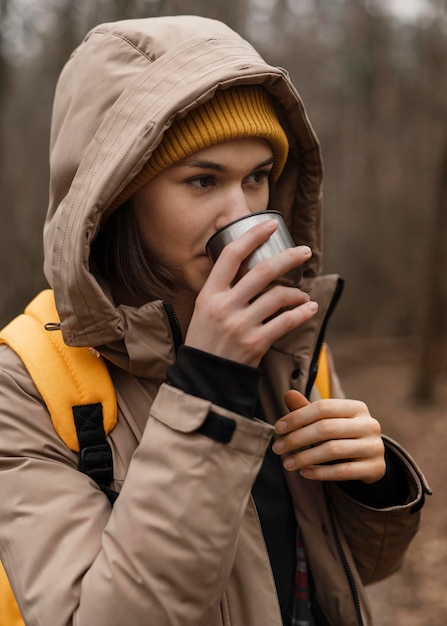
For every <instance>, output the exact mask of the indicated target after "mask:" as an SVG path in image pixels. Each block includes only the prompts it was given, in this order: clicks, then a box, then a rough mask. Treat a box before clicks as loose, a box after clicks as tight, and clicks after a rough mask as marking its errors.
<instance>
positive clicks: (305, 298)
mask: <svg viewBox="0 0 447 626" xmlns="http://www.w3.org/2000/svg"><path fill="white" fill-rule="evenodd" d="M309 301H310V296H309V294H308V293H306V292H305V291H301V289H297V288H296V287H286V286H284V285H275V286H274V287H271V289H268V290H267V291H264V293H263V294H262V295H261V296H259V298H256V299H255V300H254V301H252V302H251V303H250V314H251V316H252V319H253V324H258V323H266V322H268V321H270V320H271V319H272V318H273V316H276V315H279V314H280V313H282V312H284V311H286V310H288V309H292V308H295V307H297V306H299V305H301V304H304V303H306V302H309Z"/></svg>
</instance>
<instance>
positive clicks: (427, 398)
mask: <svg viewBox="0 0 447 626" xmlns="http://www.w3.org/2000/svg"><path fill="white" fill-rule="evenodd" d="M179 13H180V14H187V13H190V14H200V15H204V16H207V17H213V18H217V19H220V20H222V21H224V22H226V23H227V24H228V25H229V26H231V27H233V28H234V29H235V30H237V31H238V32H239V33H240V34H241V35H242V36H244V37H245V38H247V39H248V40H249V41H251V42H252V43H253V45H254V46H255V47H256V48H257V49H258V50H259V51H260V52H261V54H262V55H263V56H264V57H265V58H266V59H267V60H268V61H269V62H270V63H272V64H275V65H280V66H282V67H285V68H287V69H288V70H289V73H290V75H291V77H292V80H293V81H294V83H295V84H296V86H297V88H298V91H299V92H300V93H301V96H302V97H303V100H304V102H305V105H306V108H307V111H308V113H309V116H310V119H311V121H312V124H313V126H314V127H315V130H316V132H317V134H318V136H319V138H320V141H321V144H322V149H323V155H324V160H325V187H324V193H325V271H326V272H337V273H340V274H341V275H342V276H343V277H344V278H345V279H346V289H345V294H344V297H343V299H342V302H341V304H340V305H339V308H338V310H337V312H336V314H335V316H334V319H333V324H332V331H331V333H332V337H333V344H334V350H335V352H336V356H338V360H339V368H340V369H341V373H342V374H343V375H344V380H345V381H346V383H345V386H346V388H347V391H348V392H349V393H350V394H351V395H358V396H359V397H363V398H364V399H365V400H367V401H368V402H369V403H370V407H371V408H372V409H373V410H376V411H377V412H379V413H380V414H384V415H385V416H387V417H386V418H385V424H384V426H385V428H384V430H386V431H387V432H390V434H391V435H393V436H396V437H399V438H400V440H401V441H402V442H403V443H404V444H405V445H407V446H409V447H410V449H411V451H412V452H413V453H414V454H415V455H416V456H417V457H418V460H422V461H424V462H425V463H426V464H427V465H428V471H429V474H430V472H431V475H430V476H429V478H430V480H431V482H432V483H434V484H432V486H433V487H435V488H436V487H437V485H439V488H440V489H441V491H442V490H444V493H445V486H444V484H443V483H444V482H445V480H444V479H443V477H442V473H443V472H444V474H445V472H447V464H446V460H445V459H446V455H445V452H444V449H443V441H444V440H445V432H446V429H445V417H444V415H445V407H446V406H447V392H446V387H447V385H446V370H447V340H446V336H447V271H446V270H447V2H446V0H237V2H236V1H234V2H230V1H228V0H227V1H223V0H76V1H70V0H0V218H1V221H0V224H1V225H0V294H1V296H0V324H1V325H3V324H4V323H6V322H7V321H8V320H9V319H10V318H11V317H12V316H13V315H16V314H17V313H18V312H19V311H20V310H21V309H22V308H23V306H24V305H25V304H26V303H27V301H28V300H29V299H30V298H31V297H32V296H33V295H34V294H35V293H36V292H37V291H38V290H39V289H41V288H42V287H44V286H45V282H44V278H43V275H42V269H41V267H42V244H41V231H42V224H43V220H44V216H45V212H46V206H47V188H48V143H49V128H50V116H51V106H52V98H53V92H54V87H55V83H56V80H57V77H58V75H59V72H60V70H61V68H62V66H63V64H64V62H65V61H66V59H67V58H68V56H69V55H70V53H71V51H72V50H73V48H74V47H76V45H77V44H78V43H79V42H80V41H81V40H82V38H83V37H84V35H85V34H86V32H87V31H88V30H89V28H91V27H92V26H94V25H96V24H98V23H100V22H106V21H112V20H116V19H123V18H130V17H141V16H153V15H170V14H179ZM67 149H69V146H67ZM387 420H388V421H387ZM426 471H427V470H426ZM435 491H436V489H435ZM438 498H439V494H438ZM433 500H434V498H433ZM442 501H443V497H442V496H441V502H442ZM444 502H445V497H444ZM444 537H445V522H444V516H443V514H442V510H441V508H440V506H439V505H438V509H436V507H432V508H431V510H430V508H429V513H428V522H427V523H426V527H425V531H424V534H423V538H422V537H421V538H418V539H417V541H416V543H415V547H414V548H412V550H413V551H412V552H411V553H410V557H409V564H408V566H407V569H406V570H405V571H404V573H403V574H399V575H397V577H396V578H395V582H394V583H393V584H388V583H385V584H384V585H382V586H380V585H379V587H378V588H377V589H376V590H375V591H373V592H372V593H373V597H374V599H375V606H376V612H377V616H378V620H377V624H378V626H396V625H400V624H402V625H405V626H413V625H414V626H418V625H419V624H420V625H424V626H425V625H426V624H429V625H430V626H445V624H447V599H446V594H445V584H444V585H442V581H444V583H445V582H446V575H445V559H446V541H445V538H444Z"/></svg>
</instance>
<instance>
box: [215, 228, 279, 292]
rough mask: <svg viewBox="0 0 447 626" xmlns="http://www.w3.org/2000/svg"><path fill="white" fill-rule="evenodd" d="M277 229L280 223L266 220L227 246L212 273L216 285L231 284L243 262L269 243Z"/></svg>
mask: <svg viewBox="0 0 447 626" xmlns="http://www.w3.org/2000/svg"><path fill="white" fill-rule="evenodd" d="M277 228H278V222H277V221H276V220H273V219H269V220H265V221H264V222H261V223H260V224H256V226H253V227H252V228H250V229H249V230H248V231H247V232H246V233H244V234H243V235H241V236H240V237H238V238H237V239H235V240H234V241H232V242H231V243H229V244H228V245H227V246H225V247H224V249H223V250H222V252H221V253H220V255H219V258H218V259H217V260H216V262H215V264H214V267H213V269H212V270H211V273H210V276H211V275H212V276H213V280H214V281H215V282H216V285H217V286H227V285H229V284H231V283H232V282H233V280H234V279H235V277H236V275H237V273H238V271H239V268H240V266H241V264H242V263H243V261H245V259H246V258H247V257H248V256H249V255H250V254H251V253H252V252H254V251H255V250H256V248H258V247H259V246H260V245H261V244H262V243H264V242H265V241H267V239H268V238H269V237H270V236H271V235H272V234H273V233H274V232H275V230H276V229H277Z"/></svg>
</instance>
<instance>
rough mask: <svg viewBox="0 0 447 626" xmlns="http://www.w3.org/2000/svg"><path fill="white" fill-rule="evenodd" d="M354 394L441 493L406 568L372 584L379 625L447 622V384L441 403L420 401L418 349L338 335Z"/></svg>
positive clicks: (429, 506) (341, 364)
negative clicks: (414, 395)
mask: <svg viewBox="0 0 447 626" xmlns="http://www.w3.org/2000/svg"><path fill="white" fill-rule="evenodd" d="M330 343H331V347H332V350H333V352H334V355H335V359H336V363H337V369H338V372H339V375H340V378H341V379H342V382H343V386H344V388H345V391H346V394H347V395H348V396H350V397H354V398H358V399H361V400H364V401H365V402H366V403H367V404H368V406H369V408H370V411H371V413H372V414H373V415H374V416H375V417H377V418H378V419H379V421H380V422H381V424H382V430H383V432H384V433H386V434H387V435H389V436H391V437H393V438H395V439H397V440H398V441H399V442H401V443H402V444H403V445H404V446H405V447H406V448H407V450H408V451H409V452H410V453H411V454H412V455H413V456H414V457H415V459H416V460H417V461H418V463H419V464H420V466H421V467H422V470H423V471H424V473H425V475H426V477H427V479H428V481H429V483H430V486H431V488H432V490H433V492H434V496H432V497H429V498H428V499H427V503H426V506H425V507H424V511H423V516H422V524H421V530H420V532H419V534H418V535H417V537H416V538H415V540H414V541H413V543H412V545H411V547H410V550H409V552H408V555H407V558H406V560H405V563H404V566H403V568H402V569H401V570H400V571H399V572H398V573H397V574H395V575H394V576H392V577H391V578H389V579H388V580H386V581H383V582H381V583H377V584H375V585H373V586H371V587H369V594H370V597H371V599H372V603H373V612H374V616H375V620H376V621H375V624H376V626H447V521H446V510H445V509H446V504H447V498H446V493H447V384H446V385H445V387H443V388H441V389H440V390H439V401H438V403H437V405H436V406H431V407H421V406H415V405H412V403H411V402H410V400H409V397H410V389H411V385H412V381H413V379H414V375H415V364H416V356H415V354H414V351H412V350H411V348H410V347H409V346H408V345H405V344H404V343H399V342H398V341H397V340H392V341H390V340H383V341H377V340H369V341H359V340H353V339H346V338H341V337H333V338H332V339H331V342H330Z"/></svg>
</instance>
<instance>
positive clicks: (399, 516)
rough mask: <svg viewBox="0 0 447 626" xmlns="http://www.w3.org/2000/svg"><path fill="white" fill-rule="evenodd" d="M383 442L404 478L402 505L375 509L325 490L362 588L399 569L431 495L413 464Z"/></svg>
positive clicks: (339, 492)
mask: <svg viewBox="0 0 447 626" xmlns="http://www.w3.org/2000/svg"><path fill="white" fill-rule="evenodd" d="M384 439H385V445H386V446H387V448H388V450H389V451H391V453H392V454H394V455H395V456H396V458H398V459H399V462H400V463H401V464H402V468H403V469H404V471H405V473H406V475H407V479H408V484H409V488H410V495H409V498H408V500H407V502H406V503H405V504H402V505H399V506H392V507H387V508H381V509H375V508H373V507H369V506H366V505H364V504H362V503H360V502H358V501H357V500H354V499H353V498H351V497H350V496H349V495H348V494H346V493H345V492H344V491H342V490H341V489H340V488H338V487H337V486H336V485H333V484H327V486H326V487H327V491H328V494H329V507H330V508H331V507H332V508H333V515H334V516H335V524H336V525H338V524H340V526H341V528H342V533H343V535H344V536H345V537H346V541H347V543H348V545H349V549H350V551H351V553H352V555H353V559H354V561H355V564H356V566H357V569H358V571H359V574H360V577H361V579H362V581H363V583H364V584H369V583H373V582H376V581H378V580H381V579H383V578H386V577H387V576H390V575H391V574H393V573H394V572H396V571H397V570H398V569H399V568H400V567H401V565H402V562H403V559H404V556H405V553H406V551H407V549H408V546H409V544H410V543H411V541H412V539H413V538H414V536H415V534H416V533H417V531H418V529H419V525H420V519H421V508H422V506H423V504H424V500H425V495H426V494H431V491H430V488H429V487H428V485H427V482H426V480H425V478H424V476H423V475H422V473H421V472H420V470H419V468H418V466H417V464H416V463H415V462H414V460H413V459H412V458H411V457H410V456H409V455H408V453H407V452H405V450H403V448H401V447H400V446H399V445H398V444H397V443H395V442H394V441H392V440H391V439H388V438H386V437H385V438H384Z"/></svg>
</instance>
